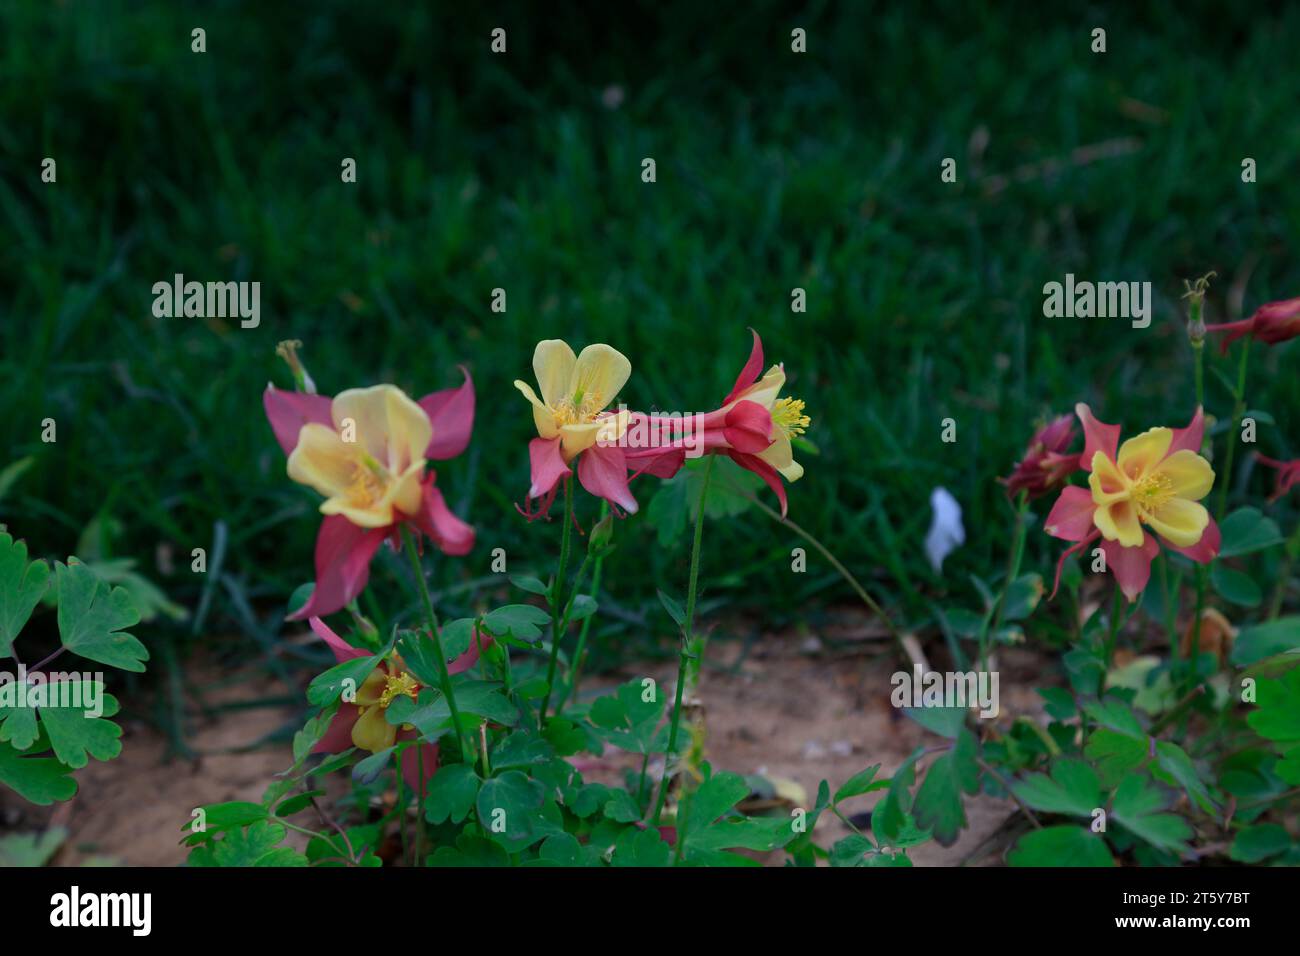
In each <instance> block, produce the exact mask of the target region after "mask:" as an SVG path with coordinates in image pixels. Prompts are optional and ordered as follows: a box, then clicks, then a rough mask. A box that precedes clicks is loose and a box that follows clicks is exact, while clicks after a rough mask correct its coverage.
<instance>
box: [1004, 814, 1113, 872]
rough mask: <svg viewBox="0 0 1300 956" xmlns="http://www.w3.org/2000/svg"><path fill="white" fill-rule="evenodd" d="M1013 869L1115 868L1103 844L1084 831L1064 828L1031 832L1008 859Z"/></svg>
mask: <svg viewBox="0 0 1300 956" xmlns="http://www.w3.org/2000/svg"><path fill="white" fill-rule="evenodd" d="M1007 862H1008V863H1009V864H1011V865H1012V866H1114V865H1115V859H1114V857H1112V856H1111V855H1110V850H1108V849H1107V848H1106V841H1105V840H1103V839H1102V838H1101V837H1099V836H1097V834H1095V833H1093V832H1092V831H1091V830H1089V829H1088V828H1087V827H1081V826H1074V825H1072V824H1063V825H1061V826H1055V827H1043V828H1042V829H1041V830H1030V831H1029V832H1028V833H1026V834H1025V835H1024V836H1022V837H1021V838H1020V839H1019V840H1018V841H1017V842H1016V845H1015V848H1014V849H1013V850H1012V851H1011V852H1010V854H1008V855H1007Z"/></svg>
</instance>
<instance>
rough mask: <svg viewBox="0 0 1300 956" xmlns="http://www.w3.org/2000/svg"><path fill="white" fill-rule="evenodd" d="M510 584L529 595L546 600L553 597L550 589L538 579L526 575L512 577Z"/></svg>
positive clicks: (513, 575)
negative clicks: (538, 596) (535, 595)
mask: <svg viewBox="0 0 1300 956" xmlns="http://www.w3.org/2000/svg"><path fill="white" fill-rule="evenodd" d="M510 583H511V584H513V585H514V586H515V587H517V588H519V590H521V591H527V592H528V593H529V594H537V595H540V596H541V597H544V598H549V597H550V596H551V589H550V588H548V587H547V586H546V585H545V584H544V583H542V582H541V581H540V580H538V579H537V578H534V577H531V576H529V575H526V574H512V575H510Z"/></svg>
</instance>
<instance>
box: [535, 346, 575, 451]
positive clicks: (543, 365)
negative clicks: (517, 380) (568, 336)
mask: <svg viewBox="0 0 1300 956" xmlns="http://www.w3.org/2000/svg"><path fill="white" fill-rule="evenodd" d="M577 362H578V360H577V359H576V358H574V356H573V349H571V348H569V344H568V343H567V342H565V341H564V340H562V339H545V340H544V341H541V342H538V343H537V348H535V349H534V350H533V374H534V375H536V376H537V384H538V385H539V386H541V389H542V401H543V402H545V403H546V404H547V405H549V406H551V408H554V407H555V406H556V405H558V404H559V403H560V402H561V401H563V400H565V399H567V398H570V397H571V392H570V389H571V387H572V385H573V370H574V366H575V365H577ZM542 437H548V436H542Z"/></svg>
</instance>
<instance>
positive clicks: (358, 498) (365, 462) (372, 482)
mask: <svg viewBox="0 0 1300 956" xmlns="http://www.w3.org/2000/svg"><path fill="white" fill-rule="evenodd" d="M392 480H393V479H392V476H391V475H390V474H389V473H388V469H387V468H385V467H384V466H383V465H381V464H380V463H379V462H378V461H376V460H375V459H374V458H373V457H371V456H370V455H368V454H366V453H365V452H362V453H361V455H360V458H359V460H358V461H356V462H354V463H353V465H352V480H351V481H349V482H348V485H347V488H345V489H344V492H343V494H344V497H346V498H347V500H348V504H350V505H351V506H352V507H354V508H368V507H370V506H371V505H374V504H375V503H377V502H379V501H381V500H383V497H384V494H385V492H386V491H387V488H388V486H389V485H390V484H392Z"/></svg>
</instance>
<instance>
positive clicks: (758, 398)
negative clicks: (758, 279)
mask: <svg viewBox="0 0 1300 956" xmlns="http://www.w3.org/2000/svg"><path fill="white" fill-rule="evenodd" d="M753 336H754V343H753V347H752V348H751V349H750V353H749V360H748V361H747V362H746V363H745V366H744V368H742V369H741V371H740V375H739V376H737V378H736V383H735V385H734V386H732V389H731V392H730V393H729V394H728V395H727V397H726V398H724V399H723V400H722V406H721V407H720V408H717V409H715V410H714V411H712V412H709V413H707V414H705V415H702V416H698V422H697V420H696V419H697V416H686V415H653V414H652V415H647V414H645V413H642V412H633V413H632V415H631V417H630V427H629V429H628V432H629V434H634V435H645V436H648V438H649V441H648V442H647V443H645V444H643V445H642V446H641V447H637V448H629V449H628V452H627V461H628V463H629V465H631V466H632V467H633V468H634V469H635V471H636V473H637V474H640V473H642V472H645V473H648V474H652V475H656V476H658V477H660V478H671V477H672V476H673V475H675V474H676V473H677V471H678V470H679V469H680V468H681V467H682V465H683V464H684V463H685V460H686V454H687V450H688V449H689V448H696V449H699V450H700V451H701V453H712V454H723V455H727V456H728V457H729V458H731V460H732V461H734V462H735V463H736V464H738V465H740V467H742V468H745V469H747V470H749V471H752V472H753V473H754V474H756V475H758V476H759V477H760V478H762V479H763V481H765V482H766V483H767V485H768V487H770V488H771V489H772V491H773V492H775V493H776V496H777V499H778V500H779V501H780V502H781V514H782V516H784V515H785V513H786V510H787V502H786V494H785V486H784V485H783V484H782V482H781V479H782V478H784V479H785V480H786V481H790V482H794V481H798V480H799V478H801V477H802V476H803V466H802V465H801V464H799V463H798V462H797V461H795V460H794V446H793V444H792V442H791V439H793V438H796V437H798V436H799V435H802V434H803V433H804V431H805V430H806V429H807V428H808V426H809V424H811V420H810V419H809V418H808V416H807V415H806V414H804V403H803V402H802V401H801V400H800V399H796V398H788V397H786V398H782V397H781V390H782V389H783V388H784V387H785V366H784V365H782V364H778V365H773V366H772V367H771V368H770V369H768V370H767V372H766V373H763V374H762V376H761V377H760V375H759V373H760V372H761V371H762V369H763V340H762V339H761V338H760V337H759V335H758V333H757V332H754V333H753ZM697 429H698V430H699V431H700V432H701V433H700V434H688V431H694V430H697Z"/></svg>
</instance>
